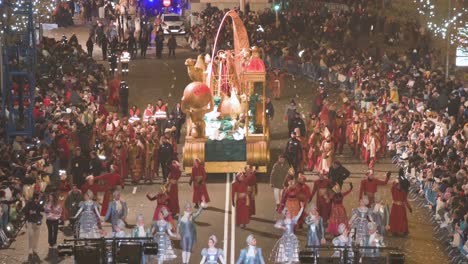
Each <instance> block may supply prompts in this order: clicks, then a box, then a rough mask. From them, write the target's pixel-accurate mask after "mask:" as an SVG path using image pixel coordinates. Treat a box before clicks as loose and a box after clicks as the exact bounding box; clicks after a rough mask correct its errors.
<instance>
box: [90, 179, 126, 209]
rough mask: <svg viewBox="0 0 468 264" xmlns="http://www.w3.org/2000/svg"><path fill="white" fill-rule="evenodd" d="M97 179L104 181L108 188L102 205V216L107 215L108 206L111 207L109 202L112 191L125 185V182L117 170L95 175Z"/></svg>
mask: <svg viewBox="0 0 468 264" xmlns="http://www.w3.org/2000/svg"><path fill="white" fill-rule="evenodd" d="M94 180H95V181H104V182H105V186H106V190H105V193H104V197H103V198H102V207H101V216H105V215H106V213H107V208H108V207H109V203H110V200H111V196H112V191H113V190H114V189H115V187H117V186H118V185H120V186H121V187H124V182H123V181H122V177H120V175H119V174H118V173H116V172H112V173H106V174H103V175H101V176H97V177H94Z"/></svg>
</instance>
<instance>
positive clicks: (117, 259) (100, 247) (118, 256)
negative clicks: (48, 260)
mask: <svg viewBox="0 0 468 264" xmlns="http://www.w3.org/2000/svg"><path fill="white" fill-rule="evenodd" d="M145 241H146V242H145ZM142 242H144V243H142ZM109 246H110V254H109V250H108V247H109ZM58 251H59V256H74V258H75V263H77V264H81V263H83V264H91V263H99V264H106V263H109V264H110V263H112V264H116V263H141V260H142V257H143V255H157V253H158V244H157V243H155V242H154V241H153V238H152V237H145V238H133V237H128V238H127V237H126V238H117V237H115V238H114V237H111V238H106V237H103V238H78V239H65V240H64V243H63V244H61V245H59V246H58Z"/></svg>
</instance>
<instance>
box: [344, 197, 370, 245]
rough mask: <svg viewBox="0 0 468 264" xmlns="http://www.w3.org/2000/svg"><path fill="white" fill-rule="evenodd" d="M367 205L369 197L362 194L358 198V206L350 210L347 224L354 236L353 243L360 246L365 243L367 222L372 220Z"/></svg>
mask: <svg viewBox="0 0 468 264" xmlns="http://www.w3.org/2000/svg"><path fill="white" fill-rule="evenodd" d="M368 205H369V199H367V196H364V197H363V198H361V199H360V200H359V207H358V208H354V209H353V210H352V211H351V219H350V220H349V225H350V226H351V229H352V230H353V232H354V236H355V237H356V240H355V243H356V244H358V245H361V246H364V245H365V239H366V236H367V233H368V229H367V227H368V224H369V222H372V221H373V218H372V211H371V210H370V209H369V208H368V207H367V206H368ZM369 220H370V221H369Z"/></svg>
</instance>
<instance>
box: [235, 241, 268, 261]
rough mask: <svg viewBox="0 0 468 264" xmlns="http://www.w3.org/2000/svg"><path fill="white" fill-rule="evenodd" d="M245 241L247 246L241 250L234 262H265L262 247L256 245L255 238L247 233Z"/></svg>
mask: <svg viewBox="0 0 468 264" xmlns="http://www.w3.org/2000/svg"><path fill="white" fill-rule="evenodd" d="M246 241H247V245H248V246H247V247H246V248H244V249H242V250H241V252H240V256H239V259H238V260H237V262H236V264H265V260H264V259H263V255H262V249H261V248H259V247H257V239H255V237H254V236H253V235H249V236H248V237H247V240H246Z"/></svg>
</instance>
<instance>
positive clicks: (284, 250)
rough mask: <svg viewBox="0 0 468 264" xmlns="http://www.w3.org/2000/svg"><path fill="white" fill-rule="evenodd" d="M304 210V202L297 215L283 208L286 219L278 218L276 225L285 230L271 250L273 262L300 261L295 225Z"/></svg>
mask: <svg viewBox="0 0 468 264" xmlns="http://www.w3.org/2000/svg"><path fill="white" fill-rule="evenodd" d="M303 211H304V203H302V202H301V209H300V210H299V213H298V214H297V215H296V216H294V217H293V216H291V213H290V212H289V211H288V209H287V208H285V209H284V210H283V214H284V219H283V220H278V222H276V224H275V227H276V228H278V229H282V230H283V236H281V238H280V239H279V240H278V242H276V245H275V246H274V248H273V251H272V252H271V256H270V261H271V262H272V263H287V264H291V263H299V240H298V239H297V237H296V235H295V234H294V226H295V225H296V224H297V221H298V220H299V218H300V217H301V214H302V212H303Z"/></svg>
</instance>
